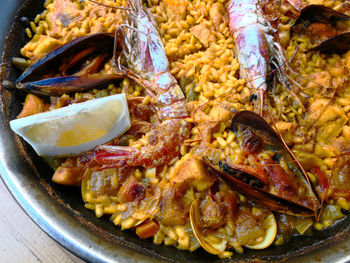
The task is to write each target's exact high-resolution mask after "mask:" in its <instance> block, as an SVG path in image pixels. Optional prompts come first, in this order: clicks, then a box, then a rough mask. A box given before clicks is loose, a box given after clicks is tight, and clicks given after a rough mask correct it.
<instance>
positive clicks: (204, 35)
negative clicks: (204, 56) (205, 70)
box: [190, 21, 216, 47]
mask: <svg viewBox="0 0 350 263" xmlns="http://www.w3.org/2000/svg"><path fill="white" fill-rule="evenodd" d="M190 32H191V33H192V35H194V36H195V37H196V38H198V39H199V41H200V42H201V43H202V44H203V46H204V47H209V43H211V42H214V41H215V39H216V38H215V36H214V35H213V34H212V31H211V29H210V25H209V22H208V21H203V22H202V23H200V24H199V25H196V26H194V27H192V28H191V29H190Z"/></svg>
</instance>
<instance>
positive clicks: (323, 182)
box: [314, 167, 329, 195]
mask: <svg viewBox="0 0 350 263" xmlns="http://www.w3.org/2000/svg"><path fill="white" fill-rule="evenodd" d="M314 169H315V171H316V173H317V176H318V179H319V186H320V188H321V190H322V192H323V193H324V194H325V195H326V194H327V193H325V190H326V189H327V190H328V186H329V181H328V178H327V177H326V176H325V174H324V173H323V172H322V170H321V169H320V167H315V168H314Z"/></svg>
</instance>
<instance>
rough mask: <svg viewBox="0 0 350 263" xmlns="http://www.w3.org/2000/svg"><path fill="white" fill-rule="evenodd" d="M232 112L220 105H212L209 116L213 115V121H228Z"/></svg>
mask: <svg viewBox="0 0 350 263" xmlns="http://www.w3.org/2000/svg"><path fill="white" fill-rule="evenodd" d="M232 115H233V113H232V112H231V111H229V110H227V109H225V108H224V107H222V106H220V105H216V106H214V107H213V108H212V109H211V110H210V112H209V116H211V117H213V120H215V121H228V120H229V119H231V118H232Z"/></svg>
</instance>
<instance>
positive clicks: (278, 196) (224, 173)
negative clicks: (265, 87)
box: [204, 111, 320, 216]
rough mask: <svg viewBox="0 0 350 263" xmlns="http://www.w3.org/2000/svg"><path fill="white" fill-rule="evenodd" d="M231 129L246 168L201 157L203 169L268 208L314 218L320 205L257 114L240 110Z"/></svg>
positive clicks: (290, 157) (286, 150) (290, 156)
mask: <svg viewBox="0 0 350 263" xmlns="http://www.w3.org/2000/svg"><path fill="white" fill-rule="evenodd" d="M231 129H232V130H233V131H234V132H235V133H236V137H237V138H238V140H239V145H240V148H241V149H242V150H243V151H244V153H245V154H246V158H247V160H248V159H249V160H250V163H249V165H248V164H235V163H228V162H227V161H215V160H209V159H207V158H204V160H205V161H206V164H207V168H208V169H209V170H212V172H213V173H214V174H216V175H217V176H219V177H220V178H221V179H222V180H224V181H225V182H226V183H228V184H229V185H230V186H231V187H232V188H233V189H234V190H236V191H238V192H239V193H240V194H242V195H243V196H246V197H247V198H248V199H249V200H253V201H255V202H257V203H260V204H263V205H264V206H266V207H267V208H268V209H271V210H273V211H277V212H280V213H285V214H290V215H297V216H313V215H316V214H317V211H318V209H319V207H320V202H319V198H318V197H317V195H316V193H315V189H314V186H313V185H312V184H311V182H310V180H309V178H308V177H307V175H306V173H305V171H304V169H303V168H302V166H301V165H300V163H299V162H298V161H297V159H296V158H295V157H294V155H293V154H292V152H291V151H290V149H289V148H288V147H287V145H286V144H285V143H284V141H283V140H282V139H281V137H280V136H279V135H278V134H277V133H276V132H275V131H274V130H273V128H272V127H271V126H270V125H269V124H268V123H267V122H266V121H265V120H264V119H263V118H262V117H260V115H258V114H256V113H254V112H251V111H241V112H238V113H237V114H236V115H235V116H234V118H233V120H232V126H231ZM251 160H254V161H253V163H252V161H251Z"/></svg>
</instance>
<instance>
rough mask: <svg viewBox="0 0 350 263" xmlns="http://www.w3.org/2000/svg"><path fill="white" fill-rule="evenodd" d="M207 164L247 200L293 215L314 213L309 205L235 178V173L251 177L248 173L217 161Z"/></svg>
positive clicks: (311, 214)
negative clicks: (289, 199) (295, 201)
mask: <svg viewBox="0 0 350 263" xmlns="http://www.w3.org/2000/svg"><path fill="white" fill-rule="evenodd" d="M207 164H208V165H209V166H210V168H211V169H212V170H213V171H214V172H215V174H216V175H218V176H219V177H220V178H221V179H222V180H224V181H225V182H226V183H227V184H228V185H230V186H231V187H232V188H233V189H234V190H236V191H237V192H239V193H240V194H241V195H243V196H245V197H247V198H248V199H249V200H252V201H255V202H257V203H260V204H262V205H264V206H266V207H267V208H268V209H270V210H273V211H276V212H279V213H284V214H289V215H295V216H313V215H315V211H314V210H313V209H312V208H311V207H306V206H303V205H300V204H297V203H294V202H291V201H288V200H285V199H283V198H281V197H280V196H276V195H274V194H272V193H269V192H266V191H265V190H264V189H259V188H257V187H256V186H255V185H249V184H247V183H246V182H243V181H241V180H239V179H237V178H236V177H237V175H239V176H240V177H251V174H248V173H246V172H244V171H242V170H239V169H235V168H232V167H230V166H229V165H228V164H225V163H219V164H218V165H215V164H213V163H209V162H207Z"/></svg>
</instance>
